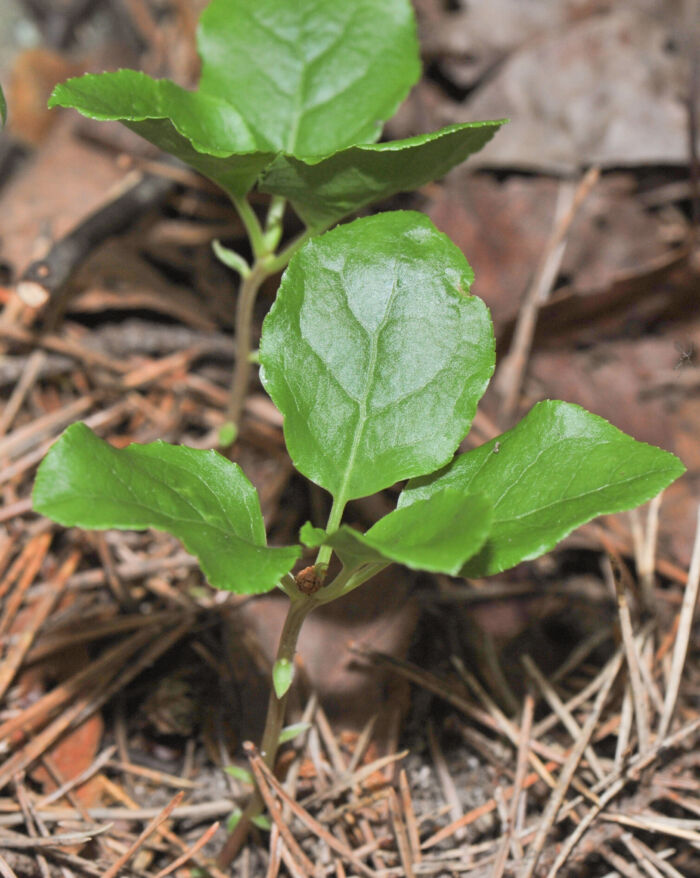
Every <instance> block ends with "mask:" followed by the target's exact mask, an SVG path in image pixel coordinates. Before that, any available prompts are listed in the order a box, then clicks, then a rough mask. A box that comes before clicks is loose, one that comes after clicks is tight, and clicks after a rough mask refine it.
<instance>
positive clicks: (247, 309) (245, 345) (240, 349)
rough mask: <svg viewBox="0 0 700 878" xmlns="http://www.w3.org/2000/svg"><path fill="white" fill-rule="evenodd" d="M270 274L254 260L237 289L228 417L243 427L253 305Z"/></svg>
mask: <svg viewBox="0 0 700 878" xmlns="http://www.w3.org/2000/svg"><path fill="white" fill-rule="evenodd" d="M267 276H268V272H267V271H266V269H265V266H264V264H263V263H261V262H255V263H254V265H253V268H252V270H251V272H250V274H249V275H248V276H247V277H244V278H242V279H241V286H240V289H239V290H238V302H237V303H236V326H235V328H234V333H235V341H236V363H235V366H234V369H233V379H232V381H231V397H230V400H229V407H228V413H227V417H228V420H229V421H231V422H232V423H233V424H234V425H235V427H236V429H238V428H239V427H240V422H241V415H242V413H243V406H244V405H245V398H246V395H247V393H248V384H249V383H250V370H251V366H252V363H251V362H250V352H251V335H252V332H253V308H254V306H255V298H256V296H257V295H258V290H259V289H260V286H261V284H262V282H263V281H264V280H265V278H266V277H267Z"/></svg>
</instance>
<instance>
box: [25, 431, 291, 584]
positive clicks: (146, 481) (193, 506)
mask: <svg viewBox="0 0 700 878" xmlns="http://www.w3.org/2000/svg"><path fill="white" fill-rule="evenodd" d="M33 502H34V509H35V510H36V511H37V512H39V513H41V514H43V515H46V516H48V517H49V518H52V519H53V520H54V521H57V522H58V523H59V524H63V525H66V526H79V527H85V528H94V529H98V530H104V529H106V528H119V529H122V530H125V529H132V528H133V529H142V528H148V527H152V528H155V529H156V530H163V531H167V532H168V533H170V534H172V535H173V536H175V537H177V538H178V539H180V540H181V541H182V543H183V544H184V545H185V548H186V549H187V550H188V551H190V552H192V553H193V554H194V555H196V556H197V557H198V559H199V562H200V564H201V566H202V570H203V571H204V573H205V575H206V577H207V579H208V580H209V582H210V583H211V584H212V585H213V586H215V587H216V588H222V589H227V590H230V591H235V592H241V593H246V594H249V593H250V594H252V593H261V592H265V591H269V590H270V589H272V588H274V587H275V585H276V584H277V583H278V582H279V580H280V578H281V577H282V576H284V574H285V573H288V572H289V571H290V570H291V568H292V566H293V565H294V562H295V560H296V559H297V557H298V556H299V548H298V547H296V546H293V547H292V546H290V547H285V548H271V547H268V546H267V545H266V538H265V526H264V524H263V519H262V515H261V512H260V503H259V500H258V495H257V493H256V491H255V488H253V486H252V485H251V484H250V482H249V481H248V479H247V478H246V477H245V475H244V474H243V471H242V470H241V469H240V467H239V466H237V465H236V464H235V463H231V461H229V460H227V459H226V458H225V457H222V456H221V455H220V454H217V453H216V452H215V451H201V450H198V449H194V448H186V447H184V446H175V445H168V444H167V443H165V442H153V443H152V444H150V445H129V446H127V447H126V448H123V449H117V448H113V447H112V446H111V445H109V443H107V442H104V441H103V440H102V439H99V438H98V437H97V436H96V435H95V434H94V433H93V432H92V431H91V430H90V429H89V428H88V427H87V426H86V425H85V424H81V423H78V424H73V426H72V427H69V428H68V429H67V430H66V431H65V433H64V434H63V435H62V436H61V438H60V439H59V440H58V442H56V444H55V445H54V446H53V447H52V448H51V450H50V451H49V453H48V454H47V455H46V457H45V458H44V461H43V462H42V464H41V466H40V467H39V472H38V474H37V478H36V482H35V485H34V493H33Z"/></svg>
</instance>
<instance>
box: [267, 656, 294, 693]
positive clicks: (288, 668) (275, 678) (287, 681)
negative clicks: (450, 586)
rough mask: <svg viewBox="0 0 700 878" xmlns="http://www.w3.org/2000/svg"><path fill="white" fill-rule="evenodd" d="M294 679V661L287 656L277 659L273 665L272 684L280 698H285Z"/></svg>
mask: <svg viewBox="0 0 700 878" xmlns="http://www.w3.org/2000/svg"><path fill="white" fill-rule="evenodd" d="M293 679H294V662H292V661H290V660H289V659H287V658H281V659H277V661H276V662H275V663H274V665H273V666H272V685H273V687H274V690H275V695H276V696H277V697H278V698H283V697H284V696H285V695H286V694H287V691H288V690H289V687H290V686H291V685H292V680H293Z"/></svg>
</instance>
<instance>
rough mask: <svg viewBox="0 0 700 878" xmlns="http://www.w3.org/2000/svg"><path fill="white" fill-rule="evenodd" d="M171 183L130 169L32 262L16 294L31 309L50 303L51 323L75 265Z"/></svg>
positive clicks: (150, 204)
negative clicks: (94, 208)
mask: <svg viewBox="0 0 700 878" xmlns="http://www.w3.org/2000/svg"><path fill="white" fill-rule="evenodd" d="M174 186H175V184H174V183H173V181H172V180H168V179H167V178H166V177H162V176H155V175H153V174H145V173H143V172H142V171H130V172H129V173H128V174H127V175H126V176H125V177H124V179H122V180H120V181H119V183H118V184H117V185H116V186H115V187H114V188H113V189H112V191H111V192H109V193H108V194H107V197H106V199H105V203H104V204H103V205H102V206H101V207H99V208H98V209H97V210H95V211H93V212H92V213H91V214H90V215H89V216H87V217H85V219H83V220H82V221H81V222H80V223H79V224H78V225H77V226H76V227H75V228H74V229H72V230H71V231H70V232H69V233H68V234H67V235H66V236H65V237H63V238H61V239H60V240H59V241H56V242H55V243H54V245H53V246H52V247H51V249H50V250H49V252H48V254H47V255H46V256H45V257H44V258H43V259H39V260H37V261H36V262H32V263H31V265H30V266H29V267H28V268H27V269H26V271H25V272H24V274H23V275H22V277H21V278H20V280H19V283H18V284H17V295H18V296H19V297H20V298H21V299H22V301H24V302H26V304H28V305H30V306H31V307H33V308H38V307H42V306H45V305H46V304H47V303H50V309H49V312H48V313H47V314H46V320H45V322H46V323H47V324H48V325H51V326H54V325H55V324H56V323H57V320H58V316H59V311H60V308H61V306H62V302H61V294H62V292H63V290H64V289H65V287H66V284H67V282H68V280H69V279H70V277H71V275H72V274H73V273H74V272H75V270H76V269H77V268H78V266H79V265H81V264H82V263H83V262H84V261H85V259H86V258H87V257H88V256H89V255H90V253H92V251H93V250H94V248H95V247H96V246H97V245H98V244H100V243H102V242H103V241H104V240H105V239H106V238H109V237H111V236H112V235H118V234H119V233H120V232H123V231H124V230H125V229H127V228H128V227H129V226H130V225H131V223H132V222H133V221H134V218H135V217H138V216H140V215H141V214H142V213H143V212H144V211H145V210H146V209H148V208H149V207H153V206H155V205H158V204H160V203H162V202H163V201H165V199H166V198H167V197H168V195H169V194H170V193H171V192H172V190H173V188H174Z"/></svg>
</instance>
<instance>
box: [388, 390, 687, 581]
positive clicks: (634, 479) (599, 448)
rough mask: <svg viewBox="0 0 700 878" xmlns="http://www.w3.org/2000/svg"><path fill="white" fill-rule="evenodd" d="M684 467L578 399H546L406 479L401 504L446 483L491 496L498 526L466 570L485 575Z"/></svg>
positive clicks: (628, 504) (640, 497)
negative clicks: (485, 438)
mask: <svg viewBox="0 0 700 878" xmlns="http://www.w3.org/2000/svg"><path fill="white" fill-rule="evenodd" d="M683 472H684V467H683V464H682V463H681V462H680V460H678V458H677V457H675V456H674V455H673V454H670V453H669V452H667V451H662V450H661V449H659V448H655V447H653V446H651V445H645V444H644V443H642V442H637V441H635V440H634V439H632V437H631V436H627V435H626V434H625V433H623V432H621V431H620V430H618V429H617V428H616V427H613V426H612V425H611V424H609V423H608V422H607V421H606V420H604V419H603V418H600V417H598V416H597V415H593V414H591V413H590V412H587V411H586V410H585V409H582V408H580V407H579V406H577V405H572V404H571V403H565V402H557V401H551V400H549V401H546V402H541V403H539V404H538V405H536V406H535V407H534V408H533V409H532V410H531V411H530V412H529V414H528V415H527V416H526V417H525V418H523V420H522V421H521V422H520V423H519V424H517V425H516V426H515V427H513V429H512V430H509V431H508V432H507V433H504V434H503V435H502V436H500V437H498V439H494V440H493V441H492V442H488V443H486V444H485V445H482V446H481V447H479V448H477V449H475V450H474V451H468V452H467V453H466V454H462V455H460V456H459V457H457V458H456V459H455V460H454V461H453V462H452V463H451V464H449V465H448V466H447V467H445V468H444V469H443V470H442V471H441V472H439V473H436V474H434V475H433V476H428V477H425V478H422V479H415V480H414V481H412V482H410V483H409V485H408V486H407V488H406V489H405V490H404V491H403V493H402V494H401V497H400V498H399V507H400V508H410V504H413V503H417V502H418V501H423V500H426V499H429V498H431V497H433V496H437V494H438V493H439V492H441V491H443V490H445V489H446V488H448V487H456V488H460V489H461V490H464V491H467V490H468V491H472V492H479V493H481V494H483V495H484V496H485V497H486V498H487V499H489V500H490V501H491V503H492V504H493V509H494V518H493V525H492V528H491V532H490V534H489V537H488V539H487V541H486V543H485V545H484V547H483V549H482V550H481V551H480V552H479V554H478V555H476V556H474V557H473V558H472V559H471V560H469V561H468V562H467V563H466V564H465V565H464V567H463V568H462V571H461V572H462V575H463V576H474V577H476V576H488V575H489V574H492V573H498V572H500V571H501V570H507V569H508V568H510V567H513V566H514V565H515V564H518V563H519V562H520V561H525V560H528V559H531V558H537V557H538V556H539V555H542V554H543V553H544V552H547V551H549V549H551V548H552V547H553V546H555V545H556V543H557V542H559V540H561V539H563V537H565V536H566V535H567V534H569V533H570V532H571V531H572V530H574V528H576V527H578V526H579V525H581V524H584V523H585V522H587V521H590V520H591V519H592V518H595V517H596V516H598V515H605V514H609V513H613V512H621V511H622V510H625V509H631V508H633V507H635V506H638V505H639V504H640V503H644V502H645V501H647V500H650V499H651V498H652V497H654V496H656V494H658V493H659V491H661V490H663V489H664V488H665V487H666V486H667V485H669V484H670V483H671V482H672V481H674V479H677V478H678V476H680V475H681V474H682V473H683Z"/></svg>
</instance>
